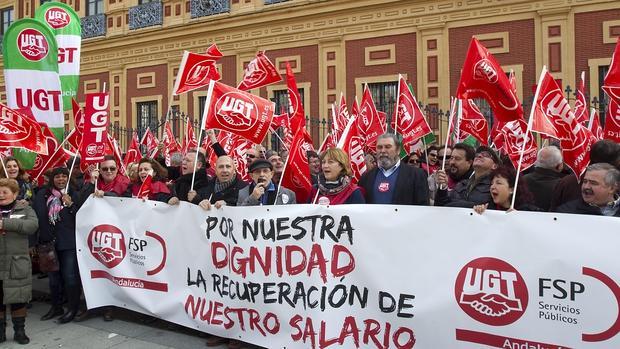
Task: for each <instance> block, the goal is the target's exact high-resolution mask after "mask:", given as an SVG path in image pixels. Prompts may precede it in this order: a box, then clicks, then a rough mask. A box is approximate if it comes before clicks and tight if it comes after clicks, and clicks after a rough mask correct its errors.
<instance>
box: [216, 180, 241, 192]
mask: <svg viewBox="0 0 620 349" xmlns="http://www.w3.org/2000/svg"><path fill="white" fill-rule="evenodd" d="M236 179H237V178H236V177H233V178H232V179H231V180H229V181H226V182H220V180H219V179H215V187H214V192H216V193H219V192H221V191H224V190H226V189H228V188H229V187H230V186H231V185H233V183H235V180H236Z"/></svg>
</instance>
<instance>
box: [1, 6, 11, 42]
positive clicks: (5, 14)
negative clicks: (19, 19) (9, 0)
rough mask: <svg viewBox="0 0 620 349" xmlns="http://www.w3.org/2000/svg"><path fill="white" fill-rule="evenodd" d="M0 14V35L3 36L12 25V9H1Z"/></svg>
mask: <svg viewBox="0 0 620 349" xmlns="http://www.w3.org/2000/svg"><path fill="white" fill-rule="evenodd" d="M0 12H1V13H2V28H1V29H0V30H1V32H0V35H4V33H6V30H7V29H9V27H10V26H11V23H13V8H12V7H7V8H3V9H2V10H0Z"/></svg>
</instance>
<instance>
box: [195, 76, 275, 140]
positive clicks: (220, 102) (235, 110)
mask: <svg viewBox="0 0 620 349" xmlns="http://www.w3.org/2000/svg"><path fill="white" fill-rule="evenodd" d="M274 109H275V104H274V103H273V102H271V101H268V100H266V99H264V98H260V97H258V96H255V95H253V94H250V93H248V92H245V91H241V90H239V89H237V88H234V87H231V86H227V85H224V84H222V83H220V82H217V81H214V80H211V82H210V84H209V90H208V92H207V101H206V103H205V110H204V114H203V118H202V120H203V125H202V128H203V129H207V128H208V129H212V128H216V129H220V130H224V131H228V132H231V133H234V134H236V135H239V136H241V137H243V138H245V139H247V140H249V141H251V142H253V143H261V142H262V141H263V139H264V138H265V136H266V135H267V132H268V131H269V126H270V125H271V119H273V112H274Z"/></svg>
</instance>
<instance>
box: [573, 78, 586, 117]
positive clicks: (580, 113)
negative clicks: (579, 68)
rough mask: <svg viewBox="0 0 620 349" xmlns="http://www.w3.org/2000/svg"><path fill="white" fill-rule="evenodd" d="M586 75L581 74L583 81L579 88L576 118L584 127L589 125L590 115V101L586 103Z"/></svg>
mask: <svg viewBox="0 0 620 349" xmlns="http://www.w3.org/2000/svg"><path fill="white" fill-rule="evenodd" d="M585 84H586V73H585V72H581V81H579V85H578V86H577V98H576V99H575V118H577V121H578V122H579V123H580V124H582V125H584V126H585V125H587V123H588V121H589V120H588V119H589V115H588V101H586V95H585V92H584V91H585V89H586V86H585Z"/></svg>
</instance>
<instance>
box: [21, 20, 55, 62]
mask: <svg viewBox="0 0 620 349" xmlns="http://www.w3.org/2000/svg"><path fill="white" fill-rule="evenodd" d="M17 47H18V48H19V52H20V53H21V54H22V56H24V58H26V59H27V60H29V61H34V62H36V61H40V60H42V59H43V58H45V56H47V53H48V51H49V44H48V43H47V39H46V38H45V36H44V35H43V34H41V32H40V31H38V30H36V29H32V28H27V29H24V30H22V31H21V32H20V33H19V34H18V35H17Z"/></svg>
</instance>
